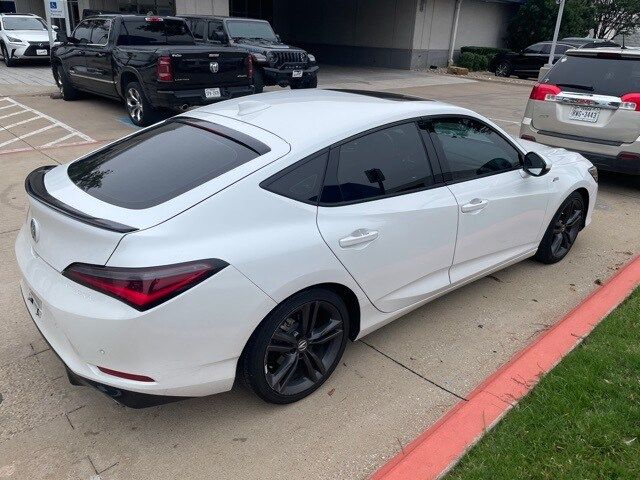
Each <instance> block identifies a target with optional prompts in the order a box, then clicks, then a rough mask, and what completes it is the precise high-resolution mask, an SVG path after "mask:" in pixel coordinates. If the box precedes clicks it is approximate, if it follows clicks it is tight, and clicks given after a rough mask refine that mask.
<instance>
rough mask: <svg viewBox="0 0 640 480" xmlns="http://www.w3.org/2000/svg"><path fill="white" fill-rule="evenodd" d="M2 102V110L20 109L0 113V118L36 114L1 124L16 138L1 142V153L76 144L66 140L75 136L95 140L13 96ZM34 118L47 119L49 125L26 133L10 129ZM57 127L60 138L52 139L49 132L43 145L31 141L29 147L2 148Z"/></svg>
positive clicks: (3, 128)
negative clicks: (20, 133) (19, 133)
mask: <svg viewBox="0 0 640 480" xmlns="http://www.w3.org/2000/svg"><path fill="white" fill-rule="evenodd" d="M0 102H2V106H0V110H4V109H8V108H19V110H18V111H16V112H11V113H7V114H4V115H0V120H2V119H5V118H10V117H14V116H17V115H22V114H28V113H31V114H33V115H35V116H31V117H29V118H27V119H24V120H20V121H17V122H14V123H11V124H10V125H5V126H2V125H0V131H4V132H7V133H9V134H11V135H12V136H13V137H14V138H12V139H10V140H6V141H4V142H2V143H0V154H2V153H10V152H15V151H23V150H31V149H39V148H48V147H52V146H65V145H76V144H78V143H79V142H78V141H75V142H67V143H64V142H66V141H67V140H69V139H72V138H74V137H77V138H78V139H80V140H82V141H83V142H82V143H92V142H94V141H95V140H94V139H93V138H91V137H90V136H88V135H85V134H84V133H82V132H80V131H78V130H76V129H75V128H73V127H71V126H69V125H67V124H66V123H63V122H61V121H59V120H58V119H56V118H53V117H51V116H49V115H47V114H46V113H43V112H40V111H38V110H35V109H33V108H31V107H28V106H27V105H24V104H22V103H20V102H17V101H16V100H14V99H13V98H9V97H1V98H0ZM5 103H8V105H5ZM34 120H45V121H47V122H49V124H48V125H45V126H44V127H41V128H36V129H34V130H32V131H28V132H26V133H23V134H22V135H17V134H15V133H13V132H11V131H9V129H10V128H13V127H17V126H19V125H24V124H27V123H29V122H32V121H34ZM55 127H58V128H60V129H61V130H62V132H60V133H61V135H60V136H59V137H58V138H54V139H53V140H51V134H47V140H49V141H48V142H46V143H44V144H41V145H37V143H39V142H37V141H36V142H34V143H36V145H32V144H31V143H28V145H29V147H25V148H18V149H10V150H1V149H2V147H5V146H7V145H10V144H12V143H14V142H18V141H20V140H24V139H25V138H30V137H36V138H38V137H37V136H38V135H39V134H41V133H44V132H47V131H49V130H51V129H53V128H55Z"/></svg>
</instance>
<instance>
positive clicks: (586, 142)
mask: <svg viewBox="0 0 640 480" xmlns="http://www.w3.org/2000/svg"><path fill="white" fill-rule="evenodd" d="M520 136H521V137H522V138H526V139H528V140H533V141H536V142H540V143H543V144H545V145H551V146H557V147H563V148H567V149H569V150H573V151H577V152H580V153H581V154H582V155H584V156H585V157H587V158H588V159H589V160H591V161H592V162H593V163H594V164H595V165H596V166H597V167H598V168H599V169H602V170H610V171H614V172H621V173H628V174H633V175H640V50H630V49H621V48H606V49H580V50H570V51H569V52H567V55H566V57H565V58H563V59H562V60H560V62H558V63H557V64H556V65H555V66H554V67H553V68H552V69H551V70H550V71H549V73H548V74H547V75H546V76H545V77H544V79H542V81H541V83H539V84H536V85H535V86H534V87H533V90H532V91H531V95H530V97H529V102H528V103H527V107H526V109H525V113H524V118H523V119H522V125H521V127H520Z"/></svg>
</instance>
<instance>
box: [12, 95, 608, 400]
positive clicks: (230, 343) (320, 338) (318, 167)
mask: <svg viewBox="0 0 640 480" xmlns="http://www.w3.org/2000/svg"><path fill="white" fill-rule="evenodd" d="M595 176H596V170H595V168H594V167H593V165H592V164H591V163H590V162H589V161H587V160H585V159H584V158H583V157H582V156H581V155H579V154H577V153H572V152H567V151H565V150H562V149H557V148H549V147H545V146H543V145H540V144H536V143H532V142H526V141H518V140H514V139H513V138H511V137H509V135H508V134H507V133H506V132H505V131H503V130H502V129H500V128H499V127H498V126H496V125H495V124H493V123H492V122H490V121H489V120H487V119H486V118H484V117H482V116H481V115H478V114H477V113H474V112H472V111H470V110H466V109H463V108H460V107H455V106H452V105H446V104H443V103H439V102H434V101H425V100H422V99H415V98H412V97H406V96H402V95H394V94H390V93H376V92H357V91H351V92H348V91H331V90H312V91H305V92H269V93H263V94H261V95H259V96H256V97H252V98H251V99H250V100H246V99H234V100H228V101H225V102H221V103H219V104H215V105H209V106H206V107H202V108H199V109H195V110H192V111H190V112H188V113H186V114H181V115H179V116H176V117H173V118H172V119H169V120H167V121H165V122H162V123H159V124H157V125H155V126H153V127H151V128H149V129H146V130H143V131H141V132H138V133H136V134H133V135H131V136H128V137H126V138H124V139H122V140H119V141H117V142H115V143H113V144H111V145H108V146H106V147H104V148H102V149H99V150H97V151H95V152H93V153H91V154H89V155H87V156H85V157H83V158H81V159H79V160H77V161H75V162H73V163H71V164H68V165H59V166H51V167H41V168H38V169H37V170H35V171H33V172H32V173H31V174H30V175H29V176H28V178H27V180H26V190H27V193H28V195H29V206H30V208H29V212H28V214H27V219H26V222H25V224H24V225H23V226H22V228H21V230H20V232H19V234H18V237H17V240H16V245H15V250H16V256H17V260H18V265H19V268H20V270H21V272H22V281H21V288H22V294H23V295H24V298H25V300H26V305H27V308H28V310H29V312H30V314H31V315H32V317H33V319H34V321H35V324H36V325H37V327H38V328H39V329H40V331H41V332H42V334H43V335H44V337H45V338H46V339H47V341H48V342H49V343H50V344H51V347H52V348H53V350H54V351H55V352H57V354H58V355H59V356H60V358H61V359H62V361H63V362H64V363H65V364H66V365H67V367H68V369H69V370H68V371H69V376H70V378H71V379H72V381H73V382H76V383H85V384H90V385H93V386H97V387H98V388H99V389H100V390H101V391H103V392H105V393H107V394H109V395H111V396H113V397H114V398H115V399H116V400H117V401H119V402H121V403H123V404H126V405H130V406H143V405H148V404H157V403H162V402H166V401H168V400H176V399H179V398H180V397H191V396H203V395H209V394H213V393H217V392H222V391H225V390H229V389H230V388H231V387H232V385H233V383H234V380H235V379H236V372H238V375H239V379H243V380H244V381H246V383H247V384H248V385H249V386H250V387H251V388H252V389H253V390H254V391H255V392H256V393H257V394H258V395H259V396H260V397H261V398H263V399H264V400H266V401H269V402H274V403H289V402H293V401H296V400H299V399H301V398H303V397H305V396H307V395H309V394H310V393H311V392H313V391H314V390H316V389H317V388H318V387H319V386H320V385H321V384H322V383H323V382H324V381H325V380H326V379H327V378H328V377H329V375H331V372H332V371H333V370H334V369H335V368H336V366H337V365H338V363H339V361H340V357H341V355H342V353H343V351H344V349H345V346H346V344H347V342H348V340H355V339H358V338H360V337H363V336H364V335H366V334H368V333H370V332H372V331H374V330H376V329H377V328H379V327H381V326H382V325H385V324H386V323H388V322H390V321H391V320H393V319H395V318H397V317H400V316H402V315H403V314H405V313H407V312H409V311H411V310H413V309H415V308H417V307H419V306H420V305H422V304H424V303H426V302H428V301H430V300H431V299H433V298H435V297H437V296H439V295H442V294H444V293H446V292H448V291H451V290H453V289H455V288H457V287H459V286H461V285H463V284H466V283H468V282H470V281H472V280H474V279H478V278H481V277H483V276H485V275H488V274H490V273H491V272H494V271H496V270H499V269H501V268H503V267H506V266H507V265H510V264H513V263H515V262H518V261H520V260H523V259H525V258H529V257H535V258H536V259H537V260H539V261H540V262H543V263H554V262H557V261H560V260H561V259H562V258H564V257H565V256H566V255H567V253H568V252H569V250H570V249H571V247H572V245H573V244H574V242H575V240H576V237H577V236H578V233H579V231H580V230H582V229H583V228H584V227H585V226H586V225H588V224H589V223H590V221H591V214H592V212H593V208H594V205H595V200H596V192H597V183H596V180H595ZM552 178H553V181H552V180H551V179H552ZM525 288H526V287H525ZM153 395H156V397H154V396H153ZM157 395H160V396H165V397H164V398H162V397H157Z"/></svg>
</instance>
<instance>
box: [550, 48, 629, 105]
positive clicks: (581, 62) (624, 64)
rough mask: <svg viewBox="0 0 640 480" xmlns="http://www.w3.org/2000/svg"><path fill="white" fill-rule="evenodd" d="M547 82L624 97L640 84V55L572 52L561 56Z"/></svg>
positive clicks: (588, 91) (577, 89)
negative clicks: (579, 54) (614, 55)
mask: <svg viewBox="0 0 640 480" xmlns="http://www.w3.org/2000/svg"><path fill="white" fill-rule="evenodd" d="M544 83H551V84H553V85H557V86H558V87H560V88H561V89H562V90H565V91H570V92H580V93H595V94H599V95H612V96H614V97H621V96H622V95H624V94H626V93H634V92H637V91H638V89H639V88H640V58H639V59H638V60H634V59H624V58H596V57H578V56H573V55H569V56H566V57H563V58H562V59H560V61H559V62H558V63H556V65H555V66H554V67H553V69H552V70H551V71H550V72H549V74H548V75H547V76H546V77H545V79H544Z"/></svg>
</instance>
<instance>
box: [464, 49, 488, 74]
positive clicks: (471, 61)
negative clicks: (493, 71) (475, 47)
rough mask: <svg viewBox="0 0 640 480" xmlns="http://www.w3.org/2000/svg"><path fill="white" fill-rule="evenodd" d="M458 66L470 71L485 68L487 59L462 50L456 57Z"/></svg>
mask: <svg viewBox="0 0 640 480" xmlns="http://www.w3.org/2000/svg"><path fill="white" fill-rule="evenodd" d="M458 66H459V67H464V68H468V69H469V70H470V71H471V72H476V71H482V70H487V69H488V68H489V59H488V58H487V57H486V56H484V55H478V54H477V53H471V52H463V53H462V54H461V55H460V58H459V59H458Z"/></svg>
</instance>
